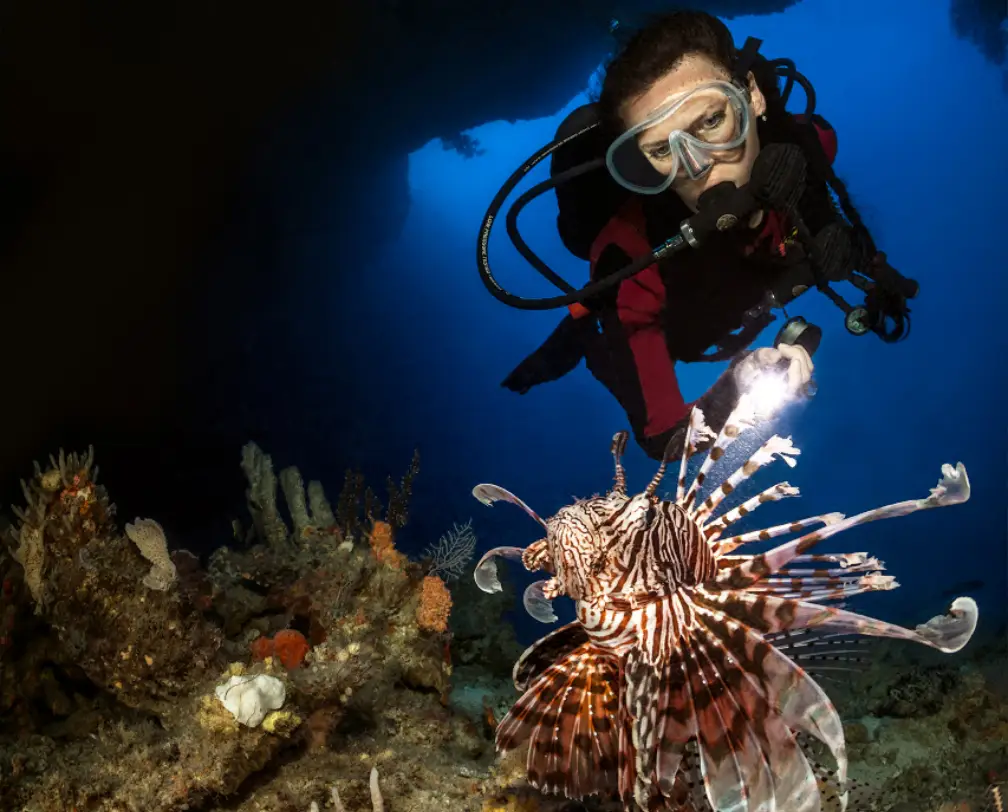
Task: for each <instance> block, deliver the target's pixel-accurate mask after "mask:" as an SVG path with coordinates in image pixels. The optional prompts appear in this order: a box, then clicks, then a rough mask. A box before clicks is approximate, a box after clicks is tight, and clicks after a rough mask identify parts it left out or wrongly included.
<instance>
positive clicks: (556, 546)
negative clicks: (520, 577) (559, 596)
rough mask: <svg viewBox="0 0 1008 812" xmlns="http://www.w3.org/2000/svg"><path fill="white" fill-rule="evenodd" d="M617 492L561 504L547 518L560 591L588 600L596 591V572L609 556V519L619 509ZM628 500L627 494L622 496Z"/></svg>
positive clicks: (554, 569) (549, 549)
mask: <svg viewBox="0 0 1008 812" xmlns="http://www.w3.org/2000/svg"><path fill="white" fill-rule="evenodd" d="M612 496H613V494H610V495H609V496H604V497H593V498H591V499H583V500H581V501H578V502H575V503H574V504H573V505H567V506H566V507H562V508H560V510H558V511H557V512H556V513H555V514H554V515H553V516H552V517H551V518H549V519H548V520H547V521H546V549H547V551H548V555H549V559H550V561H551V562H552V563H553V572H554V574H553V577H554V579H555V581H556V585H557V587H558V591H560V592H562V593H563V594H565V595H567V596H568V597H570V598H573V599H574V600H585V599H587V598H589V597H591V596H592V594H593V593H594V591H595V587H594V586H593V582H594V578H593V576H594V575H595V574H596V573H597V572H598V571H599V569H600V568H601V567H602V566H603V563H604V558H605V548H606V543H605V537H604V535H603V528H604V527H605V526H606V522H607V520H608V519H610V518H611V517H612V516H613V515H615V514H616V512H617V511H618V510H619V508H620V505H619V504H618V500H617V499H613V498H612ZM622 501H623V502H624V503H625V502H626V497H622Z"/></svg>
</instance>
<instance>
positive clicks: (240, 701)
mask: <svg viewBox="0 0 1008 812" xmlns="http://www.w3.org/2000/svg"><path fill="white" fill-rule="evenodd" d="M286 695H287V692H286V689H285V688H284V684H283V683H282V682H281V681H280V680H278V679H277V678H276V677H271V676H268V675H267V674H257V675H256V676H254V677H231V679H229V680H228V681H227V682H225V683H224V684H223V685H218V686H217V698H218V699H219V700H220V701H221V704H223V705H224V707H225V708H227V709H228V710H229V711H231V714H232V715H233V716H234V718H235V719H237V720H238V721H239V722H240V723H241V724H243V725H246V726H247V727H257V726H258V725H259V723H260V722H262V720H263V719H264V718H265V717H266V714H267V713H269V712H270V711H274V710H279V709H280V708H281V707H283V703H284V699H285V698H286Z"/></svg>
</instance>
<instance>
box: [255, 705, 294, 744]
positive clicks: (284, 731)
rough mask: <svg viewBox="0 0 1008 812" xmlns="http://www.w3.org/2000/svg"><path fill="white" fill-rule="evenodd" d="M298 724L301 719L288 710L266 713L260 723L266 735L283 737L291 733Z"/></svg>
mask: <svg viewBox="0 0 1008 812" xmlns="http://www.w3.org/2000/svg"><path fill="white" fill-rule="evenodd" d="M300 724H301V717H300V716H298V715H297V714H296V713H294V712H293V711H289V710H285V711H272V712H270V713H267V714H266V718H265V719H263V722H262V726H263V730H265V731H266V732H267V733H275V734H276V735H278V736H284V737H286V736H289V735H290V734H291V733H293V732H294V730H296V729H297V727H298V725H300Z"/></svg>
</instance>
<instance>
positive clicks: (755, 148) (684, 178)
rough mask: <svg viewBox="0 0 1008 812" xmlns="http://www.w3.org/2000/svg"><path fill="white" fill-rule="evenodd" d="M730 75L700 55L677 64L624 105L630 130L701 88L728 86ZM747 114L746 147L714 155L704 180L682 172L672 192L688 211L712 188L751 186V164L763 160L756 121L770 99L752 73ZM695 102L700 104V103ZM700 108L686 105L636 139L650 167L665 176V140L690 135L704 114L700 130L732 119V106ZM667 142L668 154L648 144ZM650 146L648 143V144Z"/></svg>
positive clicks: (692, 56)
mask: <svg viewBox="0 0 1008 812" xmlns="http://www.w3.org/2000/svg"><path fill="white" fill-rule="evenodd" d="M729 79H730V76H729V75H728V72H727V71H726V70H725V69H724V68H722V67H721V66H719V65H717V64H716V63H714V62H713V61H711V60H710V59H708V58H707V57H706V56H703V55H702V54H691V55H688V56H686V57H684V58H683V59H682V60H681V61H680V62H679V64H677V65H676V67H675V68H673V69H672V70H671V71H669V72H668V73H666V74H665V75H664V76H663V77H662V78H661V79H659V80H658V81H657V82H655V83H654V84H653V85H652V86H651V87H650V88H649V89H648V90H647V92H645V93H644V94H643V95H641V96H638V97H637V98H636V99H633V100H632V101H630V102H628V103H627V104H625V105H624V106H623V109H622V111H621V112H622V117H623V122H624V124H625V125H626V127H627V129H629V128H630V127H634V126H636V125H637V124H640V123H641V122H643V121H645V120H646V119H647V118H648V115H649V114H650V113H651V111H653V110H655V109H656V108H658V107H659V106H661V105H662V104H663V103H664V102H665V101H666V100H667V99H668V98H669V97H671V96H678V95H681V94H685V93H688V92H689V91H690V90H693V89H694V88H696V87H697V86H698V85H701V84H704V83H706V82H716V81H721V82H724V81H728V80H729ZM749 93H750V100H749V115H750V118H751V119H752V120H753V124H752V125H751V126H750V127H749V132H748V134H747V136H746V140H745V143H744V144H743V145H742V146H740V147H739V148H738V149H731V150H724V151H722V152H715V153H712V154H713V156H714V166H713V167H712V168H711V169H710V171H709V172H707V174H705V175H704V176H703V177H701V178H699V179H697V180H693V179H691V178H690V177H689V176H688V175H686V174H684V173H682V172H680V173H679V174H678V175H677V177H676V179H675V181H674V182H673V184H672V188H673V189H674V190H675V191H676V193H677V194H678V195H679V197H681V198H682V201H683V203H685V204H686V205H687V206H688V207H689V208H690V210H692V211H696V210H697V200H698V199H699V198H700V195H702V194H703V193H704V192H706V191H707V190H708V189H710V188H712V187H714V186H717V185H718V184H719V183H723V182H724V181H731V182H732V183H734V184H735V185H736V186H743V185H745V184H746V183H748V182H749V174H750V172H751V171H752V165H753V161H755V160H756V156H757V155H759V136H758V134H757V132H756V127H755V118H756V117H757V116H761V115H763V113H764V112H765V111H766V99H765V98H764V97H763V94H762V93H761V92H760V89H759V88H758V87H757V86H756V82H755V81H754V80H753V77H752V74H749ZM697 103H701V102H700V101H699V100H698V102H697ZM695 107H696V104H693V105H691V104H689V103H687V104H684V105H683V107H682V109H680V110H677V111H676V112H675V113H673V114H672V115H671V116H670V117H668V118H667V119H665V120H664V121H662V122H660V123H659V124H657V125H655V126H654V127H652V128H650V129H648V130H645V131H644V132H643V133H641V135H639V136H638V145H639V146H640V147H641V149H642V151H643V152H644V154H645V156H646V157H647V158H648V160H649V161H650V162H651V164H652V165H653V166H654V167H655V168H656V169H658V170H659V171H665V172H666V173H667V171H668V168H667V167H665V168H664V169H663V165H662V164H663V162H664V161H666V160H667V159H666V158H664V157H663V156H664V154H665V153H667V151H668V150H667V139H668V135H669V133H671V132H672V131H673V130H684V131H687V132H690V131H692V129H693V128H695V127H696V126H697V125H696V119H697V118H698V115H700V114H702V115H703V116H705V117H706V118H705V119H704V121H705V122H709V124H705V123H702V124H701V126H712V127H723V126H724V124H723V123H722V122H723V116H725V115H727V116H731V115H732V111H731V109H730V105H729V106H726V108H725V109H724V110H710V111H707V110H703V111H698V110H697V109H694V108H695ZM663 139H665V141H666V144H665V151H664V152H661V151H652V150H651V149H650V148H649V145H651V144H652V143H657V142H660V141H662V140H663ZM645 142H646V143H645Z"/></svg>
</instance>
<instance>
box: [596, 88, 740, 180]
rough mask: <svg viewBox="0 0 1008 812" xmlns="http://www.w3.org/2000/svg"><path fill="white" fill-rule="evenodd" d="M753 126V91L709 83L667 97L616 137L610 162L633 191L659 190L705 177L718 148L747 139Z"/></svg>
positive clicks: (614, 172) (732, 146)
mask: <svg viewBox="0 0 1008 812" xmlns="http://www.w3.org/2000/svg"><path fill="white" fill-rule="evenodd" d="M749 127H750V111H749V94H748V92H747V91H746V90H745V89H743V88H741V87H739V86H738V85H736V84H734V83H732V82H726V81H716V82H705V83H704V84H702V85H698V86H697V87H695V88H693V89H691V90H689V91H687V92H686V93H680V94H677V95H675V96H672V97H670V98H668V99H666V100H665V101H664V102H663V103H662V104H661V105H660V106H659V107H657V108H656V109H654V110H652V111H651V112H650V113H649V114H648V117H647V118H646V119H644V121H642V122H641V123H640V124H637V125H636V126H634V127H631V128H630V129H629V130H627V131H626V132H625V133H623V135H621V136H620V137H619V138H617V139H616V140H615V141H614V142H613V143H612V145H611V146H610V147H609V149H608V151H607V152H606V166H607V167H608V168H609V172H610V174H611V175H612V176H613V179H614V180H615V181H616V182H617V183H619V184H620V185H621V186H623V187H625V188H627V189H629V190H630V191H631V192H636V193H638V194H646V195H650V194H658V193H660V192H664V191H665V190H666V189H668V187H669V186H671V185H672V184H673V183H674V182H675V181H676V180H681V179H685V178H690V179H691V180H697V179H699V178H702V177H703V176H704V175H705V174H707V172H709V171H710V169H711V167H712V166H714V163H715V162H716V160H717V157H716V156H717V155H718V153H724V152H727V151H729V150H733V149H739V148H740V147H742V146H743V145H744V144H745V140H746V136H747V135H748V134H749Z"/></svg>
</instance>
